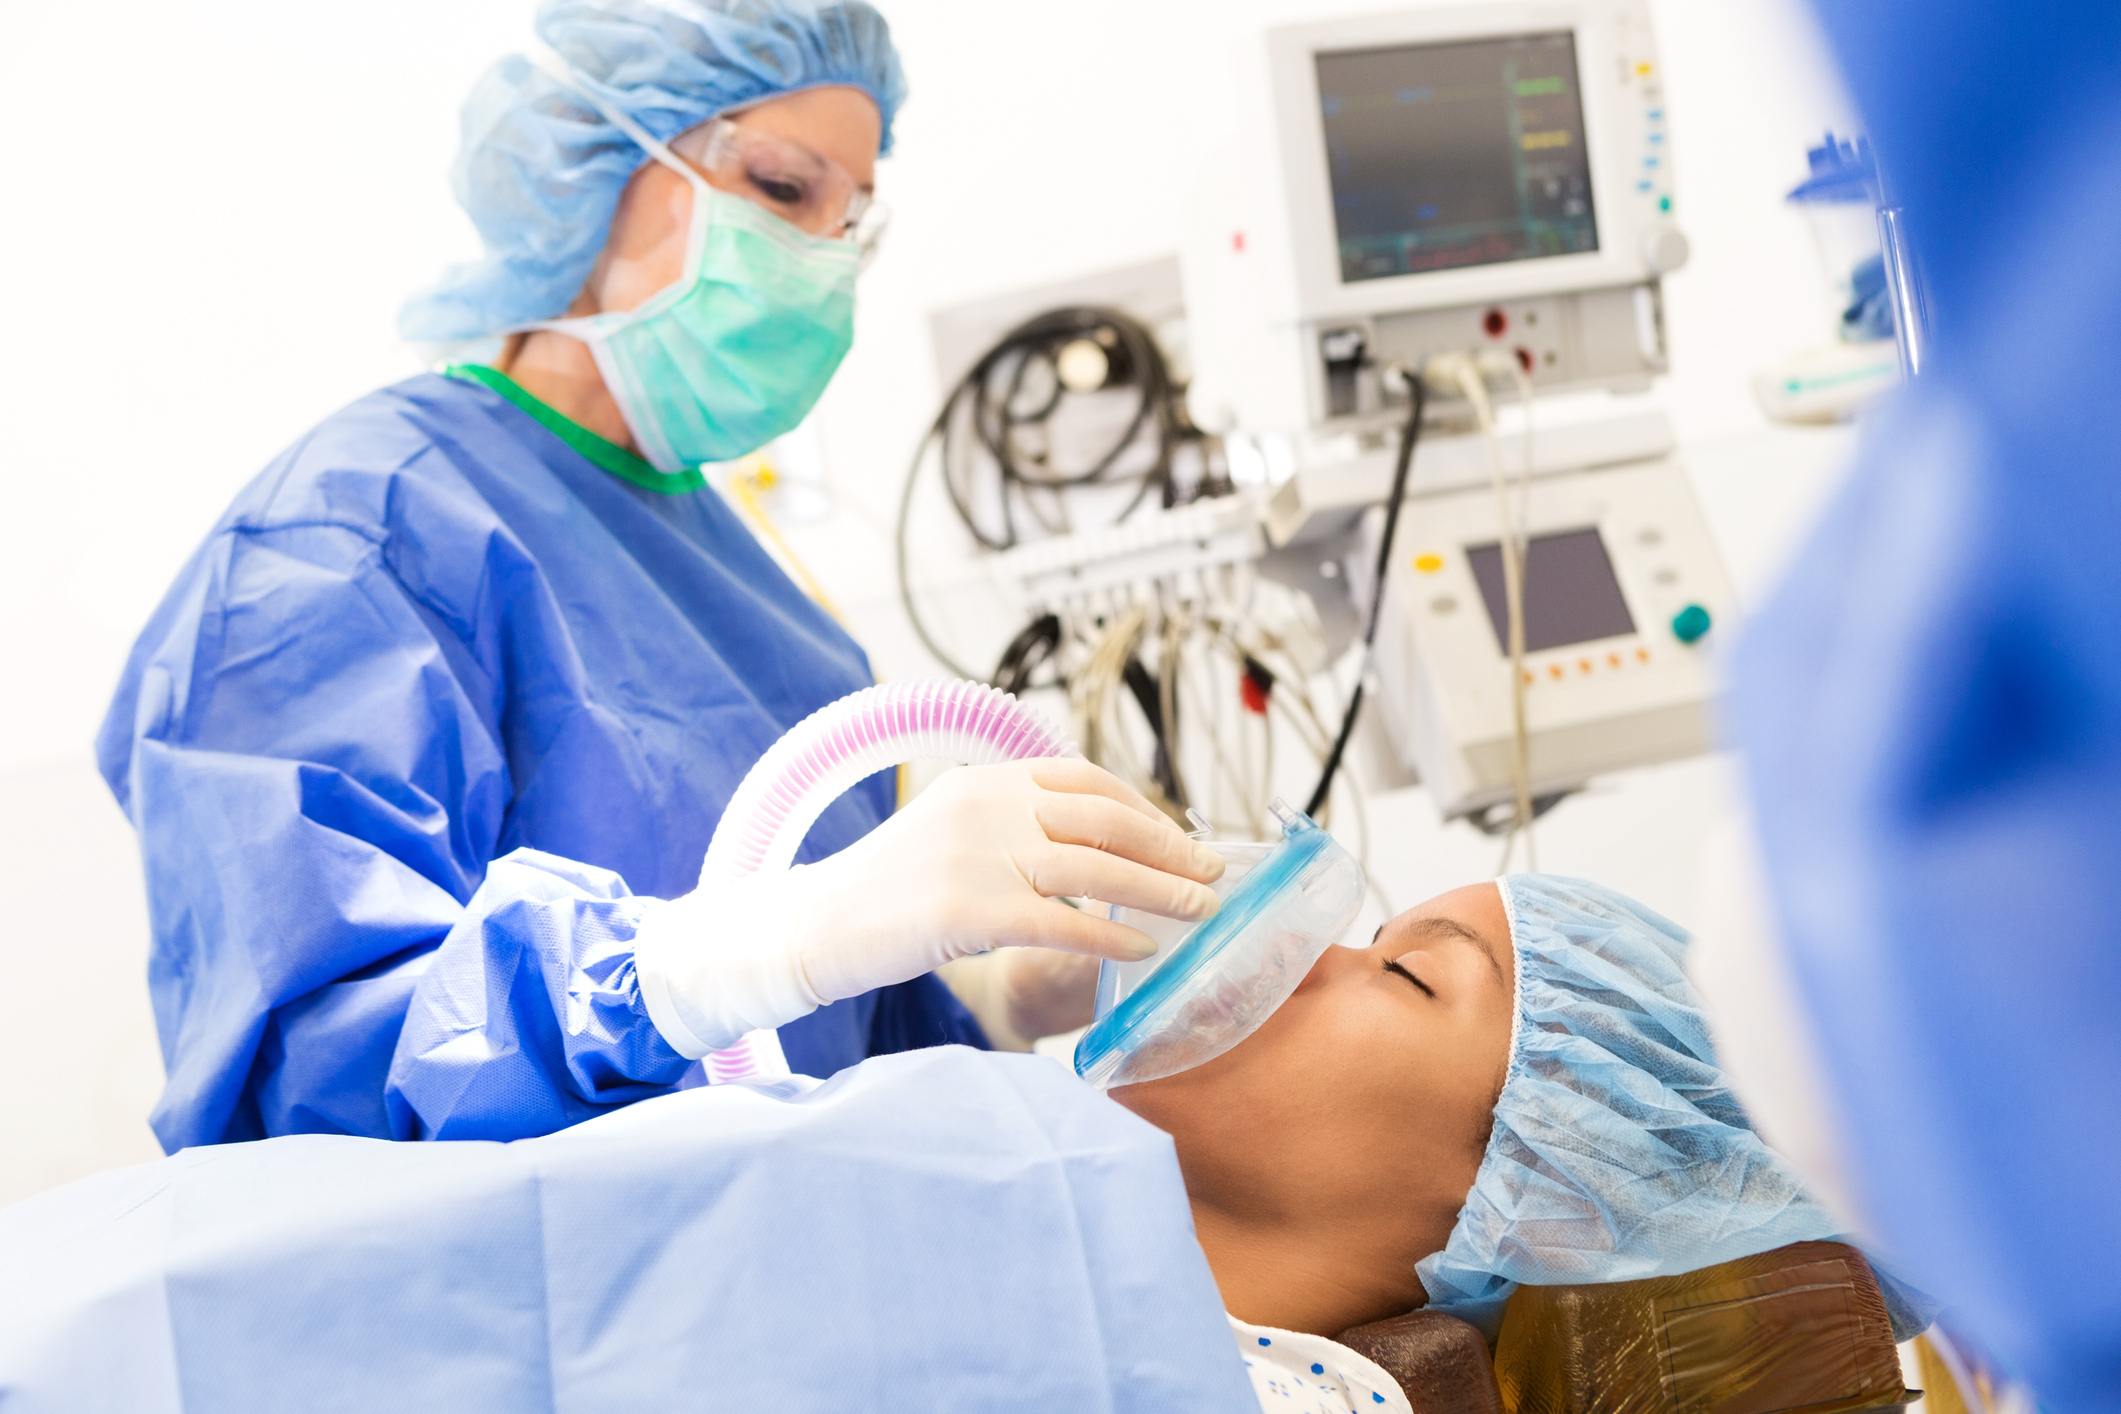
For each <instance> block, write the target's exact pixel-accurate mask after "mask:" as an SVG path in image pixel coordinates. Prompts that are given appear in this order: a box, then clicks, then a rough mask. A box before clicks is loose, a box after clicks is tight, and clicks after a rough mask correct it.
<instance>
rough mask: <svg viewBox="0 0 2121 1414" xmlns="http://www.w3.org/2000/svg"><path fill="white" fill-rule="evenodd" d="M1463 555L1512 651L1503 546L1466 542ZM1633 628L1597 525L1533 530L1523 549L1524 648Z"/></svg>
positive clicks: (1499, 639) (1502, 641)
mask: <svg viewBox="0 0 2121 1414" xmlns="http://www.w3.org/2000/svg"><path fill="white" fill-rule="evenodd" d="M1466 561H1467V563H1468V564H1469V565H1471V566H1472V570H1473V578H1474V580H1475V581H1477V582H1478V583H1479V585H1480V597H1481V599H1482V601H1483V602H1485V603H1486V604H1487V606H1488V622H1489V623H1490V624H1492V625H1493V626H1494V628H1495V642H1496V645H1497V646H1498V647H1500V648H1501V649H1502V651H1503V652H1504V653H1508V652H1509V651H1510V607H1509V599H1508V598H1507V595H1506V591H1505V590H1504V588H1503V582H1502V546H1501V545H1500V544H1496V543H1494V542H1490V543H1489V544H1486V545H1468V546H1467V547H1466ZM1634 631H1635V616H1634V615H1633V614H1631V613H1629V612H1628V601H1627V599H1626V598H1625V597H1623V596H1622V594H1621V592H1620V580H1619V579H1618V578H1617V577H1616V576H1615V575H1614V574H1613V560H1612V557H1611V556H1609V555H1607V554H1606V549H1605V540H1604V538H1603V537H1602V536H1600V535H1599V533H1598V531H1597V528H1596V527H1592V528H1590V529H1587V530H1562V531H1556V532H1555V533H1554V534H1552V535H1535V536H1533V537H1532V538H1531V540H1530V541H1529V542H1528V543H1527V544H1526V546H1525V555H1524V648H1525V652H1527V653H1537V652H1540V651H1541V650H1543V649H1547V648H1566V647H1568V646H1569V645H1570V644H1572V643H1589V642H1590V641H1591V640H1592V639H1594V638H1614V637H1617V636H1618V635H1620V634H1624V633H1633V632H1634Z"/></svg>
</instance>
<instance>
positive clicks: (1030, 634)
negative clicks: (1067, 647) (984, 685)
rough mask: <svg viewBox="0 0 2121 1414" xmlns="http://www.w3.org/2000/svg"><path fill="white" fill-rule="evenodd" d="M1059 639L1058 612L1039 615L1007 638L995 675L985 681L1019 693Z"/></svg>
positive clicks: (1055, 646) (1029, 683)
mask: <svg viewBox="0 0 2121 1414" xmlns="http://www.w3.org/2000/svg"><path fill="white" fill-rule="evenodd" d="M1060 641H1061V621H1060V615H1058V614H1040V615H1039V616H1038V617H1037V618H1035V619H1033V620H1032V621H1031V622H1030V623H1028V624H1026V625H1024V627H1023V629H1022V631H1021V632H1019V633H1018V634H1017V635H1016V637H1014V638H1012V639H1010V640H1009V646H1008V647H1007V648H1004V649H1003V650H1002V660H1001V662H999V663H997V664H995V667H994V676H993V677H991V678H989V679H988V680H987V681H989V682H991V683H993V684H994V686H996V687H998V688H1000V689H1001V690H1002V691H1003V692H1007V693H1011V694H1016V693H1021V692H1022V691H1023V690H1024V689H1025V688H1027V687H1029V686H1030V685H1031V675H1032V674H1033V673H1035V672H1037V671H1038V670H1039V669H1040V668H1041V667H1043V666H1044V665H1045V664H1046V663H1047V662H1049V661H1050V660H1051V659H1052V657H1053V655H1054V653H1055V652H1057V651H1058V650H1059V648H1060Z"/></svg>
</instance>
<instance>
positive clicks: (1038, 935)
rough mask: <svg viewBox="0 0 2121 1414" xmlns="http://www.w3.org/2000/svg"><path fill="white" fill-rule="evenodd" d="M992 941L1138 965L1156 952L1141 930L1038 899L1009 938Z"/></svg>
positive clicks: (1001, 945) (1000, 944) (1081, 910)
mask: <svg viewBox="0 0 2121 1414" xmlns="http://www.w3.org/2000/svg"><path fill="white" fill-rule="evenodd" d="M995 942H996V945H997V946H1000V947H1005V948H1051V949H1052V950H1053V951H1055V952H1072V953H1081V954H1083V955H1085V956H1087V957H1109V958H1111V959H1112V960H1113V961H1114V962H1140V961H1141V960H1142V959H1143V958H1145V957H1149V956H1151V955H1153V954H1154V953H1155V952H1156V943H1155V942H1154V941H1153V940H1152V939H1151V938H1150V937H1149V935H1148V934H1147V933H1144V932H1142V931H1141V929H1139V928H1129V927H1127V926H1126V925H1125V924H1123V923H1114V922H1113V921H1112V920H1111V919H1109V918H1099V917H1098V916H1097V915H1096V914H1094V913H1091V912H1089V911H1087V910H1085V909H1080V908H1070V907H1069V906H1068V905H1067V904H1065V903H1062V902H1060V901H1059V900H1058V899H1040V900H1039V901H1038V903H1037V905H1036V906H1034V907H1033V908H1030V909H1028V910H1026V911H1025V913H1024V915H1023V918H1022V921H1021V923H1020V924H1019V925H1018V926H1017V927H1016V928H1013V929H1011V930H1009V935H1008V936H1006V937H1002V938H998V939H996V940H995Z"/></svg>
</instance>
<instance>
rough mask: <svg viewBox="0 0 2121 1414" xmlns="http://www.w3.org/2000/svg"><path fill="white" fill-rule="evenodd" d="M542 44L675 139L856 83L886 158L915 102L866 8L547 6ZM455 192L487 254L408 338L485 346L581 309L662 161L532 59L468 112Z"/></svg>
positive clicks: (418, 298)
mask: <svg viewBox="0 0 2121 1414" xmlns="http://www.w3.org/2000/svg"><path fill="white" fill-rule="evenodd" d="M537 33H538V37H539V38H540V39H542V40H544V41H545V43H546V44H547V45H549V46H551V48H552V50H553V52H554V53H555V54H557V55H558V56H559V57H560V59H562V60H563V61H564V62H565V63H566V65H567V67H568V69H569V70H570V71H571V76H572V79H573V82H574V83H575V84H576V85H578V86H579V87H580V88H582V89H584V90H586V91H587V92H589V93H592V94H594V95H595V96H596V97H597V98H599V99H601V100H603V102H605V103H606V104H608V105H610V106H611V107H613V108H616V109H617V110H619V111H620V112H622V113H624V114H625V115H626V116H627V117H629V118H631V119H632V120H633V121H634V122H635V123H636V124H638V125H639V126H640V127H641V128H643V129H644V130H646V132H647V133H648V135H649V136H651V137H653V138H655V139H657V140H658V141H661V142H668V141H670V140H671V139H672V138H674V137H676V136H677V135H678V134H679V133H682V132H684V131H685V130H686V129H688V128H692V127H695V126H697V125H698V124H700V123H703V122H706V121H707V120H708V119H709V118H713V117H715V116H717V115H719V114H722V113H728V112H732V111H734V110H736V109H739V108H744V107H747V106H749V105H751V104H754V103H757V102H760V101H761V100H763V99H768V98H773V97H775V96H777V95H779V94H783V93H792V92H795V91H796V90H798V89H805V88H819V87H824V86H826V85H832V84H845V85H848V86H851V87H854V88H859V89H861V90H862V91H863V92H864V93H867V94H868V95H869V96H870V97H871V98H873V99H875V100H876V106H877V110H878V112H879V113H880V114H881V115H882V117H883V141H882V143H881V145H880V149H879V150H880V151H882V152H888V151H890V149H891V127H892V121H893V119H894V118H896V116H897V114H898V110H899V107H900V105H902V104H903V103H904V102H905V100H906V78H905V74H904V73H903V71H902V70H901V69H900V67H899V58H898V51H897V49H896V48H894V47H893V45H892V43H891V28H890V26H889V25H887V24H886V23H885V22H884V17H883V16H882V15H880V14H878V13H877V11H876V10H875V9H874V8H872V7H871V6H870V5H869V4H867V3H866V0H545V3H543V4H542V5H540V6H539V7H538V15H537ZM461 127H462V146H461V147H460V149H459V150H458V153H457V160H456V165H455V167H454V169H453V170H452V172H451V176H450V183H451V186H452V187H453V189H454V190H455V192H456V198H457V201H458V204H460V205H461V206H463V208H464V210H465V212H466V213H467V214H469V215H470V217H471V220H472V224H473V225H474V226H476V227H477V228H478V232H479V237H480V240H481V241H482V242H483V243H484V245H485V248H486V253H485V255H484V256H482V257H481V258H480V259H478V260H475V261H471V262H470V263H468V264H464V265H458V266H454V267H452V268H451V269H450V270H449V271H448V272H447V273H446V274H444V275H443V277H442V279H441V280H440V281H439V282H438V283H437V284H436V285H435V286H434V287H433V288H432V289H429V290H426V291H424V292H422V293H420V294H418V295H415V296H414V297H413V298H412V299H410V300H408V301H406V303H405V307H404V308H403V309H402V310H401V311H400V312H399V314H398V332H399V333H401V334H402V335H403V336H404V337H405V338H407V339H410V340H413V341H415V342H418V343H423V344H451V343H461V342H465V341H469V340H476V339H483V338H486V337H488V336H490V335H493V334H497V333H499V332H501V331H502V330H504V329H512V328H515V327H517V326H519V325H522V324H527V323H529V322H531V321H533V320H538V319H549V318H553V317H556V316H558V315H560V314H562V313H564V312H565V310H566V308H567V305H568V304H569V302H571V301H572V300H573V299H574V297H575V295H576V294H577V293H579V292H580V290H581V288H582V283H583V282H584V281H585V280H587V279H588V278H589V271H590V268H591V267H592V266H593V265H594V264H595V263H596V258H597V254H598V252H600V251H601V250H602V249H603V248H604V241H605V238H606V236H607V235H608V234H609V232H610V229H611V218H612V214H613V212H615V211H616V210H617V209H618V201H619V193H620V191H621V189H623V188H624V187H625V185H626V181H627V178H629V177H631V176H632V175H633V174H634V172H635V171H636V170H637V169H638V168H639V167H640V165H641V164H642V163H643V162H645V161H646V160H647V158H648V154H647V153H645V152H644V151H642V150H641V148H640V146H639V145H638V144H637V143H635V142H634V141H633V140H632V139H631V138H629V137H627V136H626V135H625V134H624V133H622V132H620V131H619V129H618V128H617V127H616V126H615V125H613V124H612V123H611V122H610V121H609V120H608V119H606V118H605V117H604V116H603V115H602V114H601V113H599V112H598V111H597V109H596V107H595V106H594V105H593V104H591V103H590V102H589V101H588V100H587V99H586V98H585V97H584V96H583V95H582V94H581V93H577V92H573V91H571V90H570V89H569V88H568V87H567V85H565V84H563V83H561V82H560V80H558V79H557V78H554V77H553V76H552V75H550V74H548V73H546V72H544V71H543V70H542V69H540V68H539V67H537V66H536V65H535V64H532V63H531V62H530V61H529V60H528V59H525V58H523V57H522V56H520V55H510V56H509V57H507V58H505V59H503V60H501V61H500V62H499V63H497V64H495V65H494V66H493V67H492V68H491V69H489V70H487V72H486V74H485V76H484V77H483V78H481V79H480V80H479V82H478V84H477V86H476V87H474V88H473V89H472V92H471V96H470V97H469V98H468V99H466V100H465V103H464V112H463V118H462V123H461Z"/></svg>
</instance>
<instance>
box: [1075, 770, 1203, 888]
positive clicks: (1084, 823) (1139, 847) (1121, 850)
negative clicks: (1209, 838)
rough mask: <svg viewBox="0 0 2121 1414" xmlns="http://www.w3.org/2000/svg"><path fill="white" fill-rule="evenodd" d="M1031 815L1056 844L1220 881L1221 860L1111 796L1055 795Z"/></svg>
mask: <svg viewBox="0 0 2121 1414" xmlns="http://www.w3.org/2000/svg"><path fill="white" fill-rule="evenodd" d="M1034 809H1035V813H1036V815H1037V817H1038V823H1039V824H1040V826H1042V827H1043V828H1044V829H1045V831H1046V838H1047V839H1049V840H1052V841H1053V842H1054V843H1055V844H1070V845H1087V846H1089V847H1090V848H1091V849H1101V850H1103V851H1104V852H1105V853H1107V854H1115V855H1118V856H1119V857H1120V858H1122V859H1131V860H1133V861H1134V862H1135V863H1136V864H1146V865H1148V866H1149V867H1150V868H1151V869H1160V870H1162V871H1163V872H1164V873H1166V874H1177V875H1180V876H1182V877H1184V878H1187V879H1192V880H1194V881H1196V882H1198V883H1202V884H1212V883H1214V882H1215V881H1216V880H1217V879H1220V878H1221V877H1222V872H1223V857H1222V856H1221V855H1219V854H1217V853H1216V852H1215V851H1214V850H1212V849H1210V848H1208V847H1207V846H1206V845H1204V844H1195V843H1194V842H1193V841H1192V840H1189V839H1187V838H1186V837H1185V835H1184V834H1183V833H1182V832H1181V831H1180V830H1179V829H1178V827H1177V826H1175V825H1173V824H1172V823H1171V822H1170V821H1169V820H1166V819H1165V818H1164V817H1163V816H1162V815H1160V814H1159V815H1156V816H1155V817H1154V818H1153V819H1151V818H1144V817H1143V816H1141V815H1138V814H1136V813H1135V812H1134V811H1132V810H1130V809H1128V808H1127V806H1126V805H1124V804H1122V803H1121V802H1119V801H1116V800H1113V799H1112V798H1111V797H1109V796H1104V795H1070V794H1063V793H1061V792H1058V791H1053V792H1048V793H1046V794H1044V795H1042V796H1040V798H1039V800H1038V804H1037V805H1036V807H1035V808H1034Z"/></svg>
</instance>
